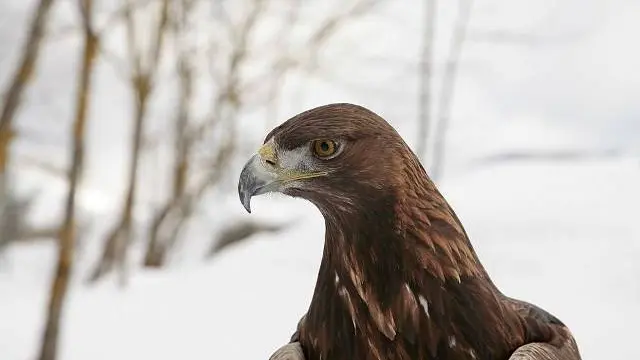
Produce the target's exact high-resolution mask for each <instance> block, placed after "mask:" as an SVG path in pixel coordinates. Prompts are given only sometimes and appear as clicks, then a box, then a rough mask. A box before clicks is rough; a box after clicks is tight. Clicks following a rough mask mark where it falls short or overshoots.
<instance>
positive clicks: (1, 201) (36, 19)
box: [0, 0, 53, 245]
mask: <svg viewBox="0 0 640 360" xmlns="http://www.w3.org/2000/svg"><path fill="white" fill-rule="evenodd" d="M52 3H53V0H41V1H40V3H39V4H38V6H37V7H36V9H35V12H34V15H33V19H32V20H31V25H30V27H29V34H28V35H27V39H26V43H25V45H24V49H23V50H22V56H21V59H20V62H19V63H18V64H19V65H18V68H17V69H16V72H15V74H14V75H13V78H12V79H11V81H10V82H9V86H8V88H7V89H6V90H5V92H4V101H3V104H2V110H1V112H0V218H2V217H4V212H5V204H6V198H7V196H8V192H9V191H10V186H9V176H8V174H7V164H8V162H9V148H10V146H11V140H12V139H13V137H14V132H13V129H12V126H11V125H12V122H13V119H14V117H15V114H16V111H17V110H18V107H19V106H20V100H21V98H22V94H23V93H24V90H25V88H26V85H27V83H28V82H29V79H30V78H31V76H32V75H33V72H34V69H35V66H36V62H37V60H38V55H39V53H40V51H39V50H40V44H41V42H42V38H43V37H44V31H45V25H46V22H47V18H48V16H49V10H50V9H51V4H52ZM6 242H8V239H5V238H4V236H3V232H2V231H0V245H2V244H3V243H6Z"/></svg>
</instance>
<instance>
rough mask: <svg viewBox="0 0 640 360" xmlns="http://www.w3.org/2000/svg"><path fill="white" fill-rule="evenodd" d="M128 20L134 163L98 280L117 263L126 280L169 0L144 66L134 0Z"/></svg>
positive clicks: (128, 9)
mask: <svg viewBox="0 0 640 360" xmlns="http://www.w3.org/2000/svg"><path fill="white" fill-rule="evenodd" d="M126 1H127V2H126V4H125V20H126V28H127V31H126V32H127V46H128V52H129V56H130V62H131V66H132V79H131V88H132V91H133V93H134V96H135V116H134V120H133V121H134V123H135V125H134V131H133V138H132V145H131V163H130V166H129V179H128V184H127V185H128V189H127V194H126V198H125V201H124V203H123V208H122V212H121V215H120V221H119V222H118V223H117V224H116V226H115V227H114V228H113V230H112V231H111V233H110V236H109V237H108V238H107V241H106V243H105V246H104V248H103V252H102V257H101V258H100V261H99V262H98V264H97V265H96V267H95V269H94V271H93V272H92V275H91V277H90V278H89V281H91V282H93V281H97V280H98V279H99V278H101V277H102V276H103V275H105V274H106V273H107V272H109V271H110V270H112V269H113V267H114V265H117V266H118V268H119V275H120V283H121V285H124V284H125V283H126V276H127V269H126V265H127V261H126V257H127V250H128V248H129V245H130V243H131V239H132V231H133V229H132V226H133V208H134V205H135V198H136V190H137V179H138V176H137V175H138V167H139V163H140V155H141V152H142V137H143V135H144V124H145V119H146V115H147V105H148V100H149V96H150V95H151V92H152V90H153V81H154V77H155V74H156V70H157V66H158V63H159V62H160V55H161V51H162V48H163V45H164V35H165V32H166V31H165V30H166V27H167V24H168V22H169V21H168V16H169V3H170V1H169V0H163V1H162V4H161V5H160V6H161V9H160V17H159V19H158V24H157V28H156V29H155V30H156V33H155V37H154V39H153V42H152V48H151V50H150V52H149V61H150V62H149V64H148V65H147V66H146V67H144V66H143V64H142V59H141V58H142V56H141V55H142V54H141V51H140V49H139V47H138V45H137V44H136V40H135V34H136V24H135V21H134V16H133V8H132V3H131V0H126Z"/></svg>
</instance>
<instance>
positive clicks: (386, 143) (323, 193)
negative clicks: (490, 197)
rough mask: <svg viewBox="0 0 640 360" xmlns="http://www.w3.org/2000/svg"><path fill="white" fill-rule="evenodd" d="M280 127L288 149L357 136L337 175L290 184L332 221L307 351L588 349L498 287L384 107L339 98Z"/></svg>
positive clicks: (341, 358) (358, 354) (410, 353)
mask: <svg viewBox="0 0 640 360" xmlns="http://www.w3.org/2000/svg"><path fill="white" fill-rule="evenodd" d="M270 139H273V140H274V141H275V143H276V144H277V145H278V146H279V147H280V148H283V149H294V148H297V147H299V146H305V144H306V143H307V142H309V141H311V140H314V139H341V140H343V141H345V142H346V144H347V145H346V148H345V150H344V153H343V154H341V155H340V157H338V158H336V160H335V162H336V163H335V165H334V167H335V168H334V169H333V171H332V172H331V175H330V176H328V177H325V178H318V179H314V180H313V181H312V182H310V183H309V185H308V186H309V187H310V188H312V189H313V190H314V191H305V189H290V190H288V192H285V193H288V194H289V195H292V196H301V197H304V198H306V199H308V200H310V201H311V202H313V203H314V204H315V205H316V206H317V207H318V208H319V209H320V211H321V213H322V214H323V216H324V217H325V223H326V235H325V248H324V254H323V258H322V262H321V266H320V271H319V274H318V280H317V283H316V288H315V291H314V295H313V299H312V301H311V304H310V306H309V309H308V312H307V314H306V316H305V318H304V321H301V322H300V324H299V329H298V331H297V332H296V334H295V337H294V338H292V341H294V342H298V341H299V343H300V344H301V346H302V350H303V352H304V358H305V360H320V359H324V360H347V359H349V360H352V359H359V360H382V359H385V360H410V359H412V360H418V359H425V360H426V359H439V360H455V359H482V360H507V359H509V358H510V356H511V358H514V359H515V358H518V359H529V360H534V359H540V360H542V359H548V360H555V359H560V358H559V357H553V355H548V354H550V353H553V352H554V351H562V354H566V357H564V358H563V359H570V360H578V359H580V356H579V354H578V351H577V347H575V342H574V340H573V337H572V336H571V334H570V333H569V332H568V330H567V329H566V327H565V326H564V324H562V323H561V322H560V321H559V320H557V319H556V318H554V317H553V316H551V315H549V314H548V313H546V312H544V311H543V310H541V309H539V308H537V307H533V305H530V304H527V303H524V302H521V301H518V300H514V299H511V298H508V297H505V296H504V295H502V293H501V292H500V291H499V290H498V289H497V288H496V287H495V285H494V284H493V283H492V282H491V280H490V278H489V276H488V274H487V272H486V271H485V269H484V268H483V266H482V265H481V263H480V261H479V259H478V257H477V255H476V253H475V251H474V249H473V247H472V245H471V243H470V241H469V239H468V237H467V234H466V232H465V230H464V228H463V226H462V224H461V223H460V221H459V219H458V217H457V216H456V214H455V213H454V212H453V210H452V209H451V207H450V206H449V204H448V203H447V202H446V200H445V199H444V197H443V196H442V195H441V194H440V193H439V191H438V190H437V189H436V187H435V185H434V184H433V182H432V181H431V180H430V179H429V177H428V176H427V174H426V172H425V170H424V169H423V167H422V165H421V164H420V162H419V161H418V159H417V158H416V156H415V155H414V154H413V153H412V152H411V150H410V149H409V147H408V146H407V145H406V144H405V143H404V141H403V140H402V139H401V137H400V136H399V135H398V134H397V132H396V131H395V130H394V129H393V128H392V127H391V126H390V125H389V124H388V123H387V122H386V121H384V120H383V119H382V118H381V117H379V116H378V115H376V114H375V113H373V112H371V111H369V110H367V109H365V108H363V107H360V106H356V105H351V104H331V105H326V106H321V107H318V108H315V109H311V110H308V111H306V112H304V113H301V114H299V115H297V116H295V117H294V118H292V119H289V120H288V121H286V122H285V123H283V124H282V125H280V126H279V127H277V128H275V129H274V130H273V131H272V132H271V133H269V135H267V138H266V139H265V142H267V141H268V140H270ZM307 190H308V189H307ZM527 344H531V345H527ZM567 346H569V347H571V349H575V351H574V350H565V347H567ZM558 349H560V350H558ZM512 354H513V356H512ZM535 354H547V355H535ZM558 354H560V352H558ZM514 356H515V357H514ZM536 356H537V357H536ZM292 359H293V358H292Z"/></svg>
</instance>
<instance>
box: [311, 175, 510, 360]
mask: <svg viewBox="0 0 640 360" xmlns="http://www.w3.org/2000/svg"><path fill="white" fill-rule="evenodd" d="M421 185H422V188H424V187H426V186H429V185H431V186H433V185H432V184H431V183H430V182H428V183H426V184H421ZM389 194H391V195H387V196H382V197H377V198H375V199H369V200H367V201H366V203H365V204H362V207H361V211H346V212H345V211H343V212H341V213H340V214H333V215H332V216H326V214H325V222H326V238H325V248H324V254H323V259H322V263H321V267H320V272H319V274H318V281H317V284H316V289H315V293H314V296H313V300H312V303H311V306H310V309H309V312H308V314H307V319H306V320H305V322H306V324H305V326H304V328H303V329H302V331H301V341H302V342H303V345H304V346H305V348H307V349H309V350H308V354H307V356H308V360H313V359H319V358H320V357H322V358H323V359H342V358H345V359H346V358H358V359H372V360H373V359H418V358H419V359H429V358H438V359H462V358H473V357H476V356H477V358H479V359H484V358H496V357H495V356H498V358H499V357H500V356H502V355H504V354H506V353H507V352H508V349H509V348H510V345H509V343H508V342H507V340H505V339H507V338H508V337H506V336H503V337H500V336H493V335H492V334H489V333H486V332H483V330H482V329H486V327H487V326H488V324H496V326H495V329H496V330H495V332H496V334H495V335H497V334H498V333H506V332H511V333H512V334H519V333H521V332H522V329H521V328H519V327H518V326H519V324H518V322H517V320H516V319H515V318H514V319H510V318H509V317H508V316H506V314H507V313H508V311H507V310H508V309H506V308H505V307H504V305H503V304H502V303H501V294H500V293H499V292H498V291H497V289H496V288H495V286H493V284H492V283H491V281H490V280H489V278H488V276H487V274H486V272H485V270H484V269H483V267H482V265H481V264H480V262H479V261H478V259H477V256H476V254H475V252H474V251H473V248H472V247H471V245H470V243H469V241H468V239H467V236H466V234H465V232H464V229H463V228H462V226H461V225H460V223H459V221H458V220H457V218H456V216H455V214H454V213H453V211H452V210H451V208H450V207H449V206H448V204H447V203H446V201H445V200H444V199H443V198H442V196H440V194H439V193H438V192H437V190H435V189H429V188H427V189H426V190H425V192H424V193H423V192H422V191H418V192H413V193H389ZM418 334H419V336H418ZM515 338H516V339H517V335H516V337H515ZM512 339H513V337H512ZM392 354H395V355H392ZM400 354H404V355H406V357H405V356H401V355H400Z"/></svg>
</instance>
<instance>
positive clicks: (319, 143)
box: [312, 140, 338, 159]
mask: <svg viewBox="0 0 640 360" xmlns="http://www.w3.org/2000/svg"><path fill="white" fill-rule="evenodd" d="M312 148H313V153H314V154H315V155H316V156H317V157H319V158H321V159H328V158H330V157H331V156H333V155H335V154H336V151H337V150H338V144H336V142H335V141H333V140H314V141H313V143H312Z"/></svg>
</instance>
